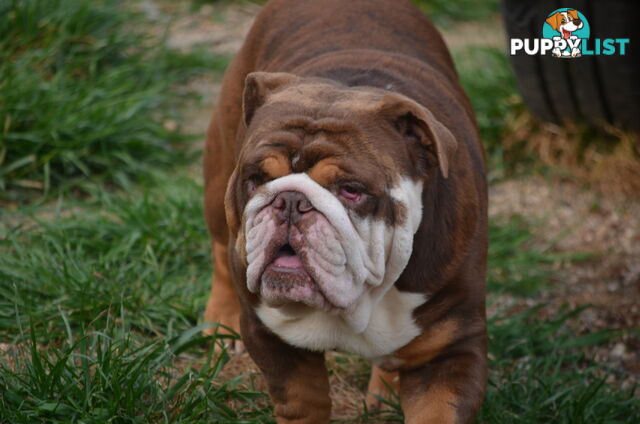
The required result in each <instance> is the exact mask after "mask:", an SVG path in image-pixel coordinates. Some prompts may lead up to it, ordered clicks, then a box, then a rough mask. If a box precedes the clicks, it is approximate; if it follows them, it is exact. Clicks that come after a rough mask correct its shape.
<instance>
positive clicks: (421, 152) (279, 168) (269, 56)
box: [204, 0, 487, 423]
mask: <svg viewBox="0 0 640 424" xmlns="http://www.w3.org/2000/svg"><path fill="white" fill-rule="evenodd" d="M290 172H307V173H309V174H310V175H311V176H312V178H313V179H314V180H316V181H317V182H318V183H319V184H321V185H322V186H324V187H325V188H327V189H328V190H331V191H334V192H335V191H336V190H338V183H339V182H340V181H341V180H344V179H349V178H353V179H356V180H357V181H360V182H361V183H362V184H364V186H365V188H366V193H367V195H368V197H367V200H366V201H365V202H362V204H361V205H360V206H359V207H358V209H357V210H356V212H357V213H358V214H361V215H363V216H372V217H374V218H375V219H384V220H385V221H386V222H387V223H388V224H389V225H397V224H398V223H399V222H402V219H404V216H405V215H406V211H404V210H403V208H401V207H398V205H396V204H395V203H394V201H393V199H392V198H390V196H389V195H388V188H389V187H390V186H392V185H393V184H394V182H397V180H398V179H399V178H400V177H403V178H411V179H414V180H418V179H419V180H422V181H424V192H423V198H422V202H423V219H422V222H421V224H420V228H419V229H418V232H417V233H416V235H415V238H414V249H413V254H412V256H411V259H410V261H409V264H408V265H407V267H406V268H405V270H404V272H403V273H402V275H401V276H400V278H399V279H398V281H397V282H396V287H397V288H398V289H399V290H401V291H409V292H418V293H425V294H427V295H429V297H430V300H429V301H428V302H427V303H425V304H424V305H422V306H421V307H419V308H418V309H417V310H416V311H415V312H414V316H415V319H416V322H417V323H418V325H419V326H421V327H422V329H423V334H422V335H420V336H418V337H417V338H416V339H415V340H414V341H412V342H410V343H409V344H408V345H407V346H405V347H403V348H401V349H399V350H398V351H397V352H396V353H395V355H393V356H395V357H396V359H398V361H395V362H396V364H397V363H400V364H402V363H404V365H400V366H399V367H398V368H397V369H398V370H399V375H400V381H399V384H400V390H399V393H400V396H401V400H402V405H403V408H404V410H405V415H406V417H407V422H443V423H444V422H447V423H449V422H451V423H453V422H456V423H468V422H471V421H472V420H473V418H474V417H475V414H476V413H477V411H478V409H479V407H480V404H481V402H482V399H483V396H484V389H485V385H486V378H487V369H486V325H485V312H484V286H485V275H486V254H487V218H486V209H487V199H486V182H485V170H484V158H483V153H482V147H481V143H480V140H479V136H478V131H477V127H476V125H475V121H474V118H473V113H472V111H471V108H470V106H469V102H468V100H467V98H466V96H465V95H464V93H463V92H462V89H461V88H460V85H459V83H458V79H457V75H456V73H455V70H454V68H453V64H452V61H451V58H450V56H449V54H448V52H447V49H446V47H445V45H444V43H443V42H442V39H441V37H440V35H439V34H438V32H437V31H436V30H435V28H434V27H433V26H432V25H431V24H430V23H429V22H428V21H427V20H426V19H425V18H424V17H423V15H422V14H421V13H420V12H419V11H418V10H417V9H416V8H415V7H414V6H413V5H411V4H410V3H409V2H408V1H406V0H398V1H388V0H350V1H348V2H347V1H343V0H271V1H270V2H269V3H268V4H267V5H266V6H265V7H264V9H263V11H262V12H261V13H260V15H259V16H258V18H257V19H256V21H255V24H254V26H253V27H252V29H251V31H250V33H249V35H248V36H247V39H246V41H245V44H244V46H243V47H242V49H241V51H240V52H239V53H238V55H237V56H236V58H235V59H234V60H233V62H232V63H231V65H230V67H229V69H228V70H227V73H226V74H225V78H224V82H223V88H222V92H221V96H220V100H219V103H218V106H217V108H216V111H215V113H214V116H213V119H212V122H211V125H210V127H209V131H208V135H207V145H206V149H205V157H204V174H205V214H206V220H207V224H208V228H209V231H210V233H211V235H212V237H213V239H214V240H215V241H216V243H215V244H214V251H215V250H216V249H217V250H218V251H220V250H221V248H220V247H217V248H216V247H215V246H224V245H226V246H228V262H229V264H230V267H231V275H232V278H231V279H232V283H233V285H234V287H235V290H236V293H237V295H238V299H239V300H240V303H239V305H240V306H239V309H240V311H239V312H241V319H240V321H241V332H242V336H243V340H244V341H245V344H246V347H247V350H248V351H249V353H250V354H251V355H252V357H253V358H254V360H255V361H256V363H257V364H258V366H259V367H260V369H261V370H262V372H263V373H264V375H265V377H266V379H267V381H268V384H269V390H270V393H271V396H272V398H273V399H274V403H275V404H276V408H275V412H276V415H277V417H278V421H279V422H291V421H295V422H300V423H302V422H309V423H311V422H318V423H320V422H323V423H326V422H327V420H328V417H329V410H330V404H329V400H328V395H327V392H328V383H327V380H326V370H325V369H324V362H323V356H322V354H319V353H312V352H308V351H305V350H303V349H298V348H294V347H292V346H289V345H287V344H286V343H284V342H283V341H282V340H281V339H280V338H278V337H277V336H276V335H274V334H273V333H272V332H271V331H270V330H269V329H267V328H266V327H264V325H263V324H262V323H261V322H260V320H259V319H258V318H257V316H256V315H255V312H254V310H253V308H254V306H255V305H256V304H257V302H258V301H259V299H258V298H257V296H256V295H254V294H252V293H250V292H249V291H248V290H247V288H246V280H245V278H246V268H245V267H246V262H245V261H246V260H245V258H244V256H245V255H244V253H243V245H244V231H243V229H242V211H243V208H244V205H246V203H247V201H248V199H249V197H250V193H249V192H248V188H247V187H248V181H254V182H255V183H256V184H257V185H260V184H261V183H264V182H266V181H269V180H271V179H273V178H277V177H279V176H282V175H285V174H288V173H290ZM258 190H259V188H258ZM225 192H226V195H225ZM223 203H224V208H223ZM214 256H217V257H219V259H216V260H215V262H216V263H215V266H216V273H215V275H214V282H213V287H214V289H213V291H212V297H215V296H216V291H215V290H216V285H221V286H224V285H226V284H227V283H228V280H227V279H225V277H223V276H219V274H220V275H222V274H221V271H218V267H222V268H224V265H222V264H221V263H220V262H221V261H223V259H222V258H223V255H222V254H214ZM222 298H223V299H225V300H223V301H220V302H217V303H228V302H226V300H228V299H229V297H228V296H227V295H226V294H225V295H222ZM211 302H212V303H211ZM210 303H211V304H212V305H215V304H217V303H216V301H210ZM229 304H230V303H229ZM211 309H215V308H213V307H212V308H209V307H208V309H207V314H206V317H207V318H208V319H209V318H210V317H212V316H214V317H217V319H220V320H223V321H224V320H227V321H229V320H230V318H229V317H231V316H232V315H233V314H235V313H236V312H238V310H236V311H234V312H229V311H226V312H225V311H218V312H214V311H212V310H211ZM396 366H397V365H396ZM389 371H393V370H389ZM377 373H378V372H377V371H376V373H375V374H374V376H375V375H376V374H377ZM372 384H373V385H374V386H373V387H375V386H376V383H375V382H373V381H372ZM425 420H430V421H425Z"/></svg>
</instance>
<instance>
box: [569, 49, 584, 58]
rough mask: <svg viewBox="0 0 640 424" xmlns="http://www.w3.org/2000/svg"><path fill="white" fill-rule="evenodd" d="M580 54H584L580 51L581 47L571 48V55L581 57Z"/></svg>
mask: <svg viewBox="0 0 640 424" xmlns="http://www.w3.org/2000/svg"><path fill="white" fill-rule="evenodd" d="M579 56H582V52H581V51H580V49H578V48H575V49H573V50H571V57H579Z"/></svg>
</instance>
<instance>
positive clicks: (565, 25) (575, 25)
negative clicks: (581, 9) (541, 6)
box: [547, 9, 584, 39]
mask: <svg viewBox="0 0 640 424" xmlns="http://www.w3.org/2000/svg"><path fill="white" fill-rule="evenodd" d="M547 23H548V24H549V25H551V28H553V29H554V30H555V31H558V32H559V33H560V34H561V35H562V38H565V39H566V38H569V37H570V36H571V33H572V32H574V31H577V30H579V29H580V28H582V27H583V26H584V23H583V22H582V20H581V19H580V17H579V16H578V11H577V10H575V9H568V10H567V11H565V12H557V13H554V14H553V15H551V16H549V17H548V18H547Z"/></svg>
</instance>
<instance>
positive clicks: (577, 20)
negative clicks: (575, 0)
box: [573, 19, 582, 26]
mask: <svg viewBox="0 0 640 424" xmlns="http://www.w3.org/2000/svg"><path fill="white" fill-rule="evenodd" d="M573 23H574V25H575V26H580V24H581V23H582V21H581V20H580V19H574V20H573Z"/></svg>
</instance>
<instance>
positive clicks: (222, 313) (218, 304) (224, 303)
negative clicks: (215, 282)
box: [202, 293, 245, 354]
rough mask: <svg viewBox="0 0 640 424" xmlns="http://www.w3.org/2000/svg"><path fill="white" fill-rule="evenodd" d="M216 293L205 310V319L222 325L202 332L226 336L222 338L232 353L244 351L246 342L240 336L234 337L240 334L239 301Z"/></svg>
mask: <svg viewBox="0 0 640 424" xmlns="http://www.w3.org/2000/svg"><path fill="white" fill-rule="evenodd" d="M215 294H216V293H214V295H212V296H211V297H210V298H209V302H208V303H207V309H206V310H205V312H204V321H205V322H207V323H212V324H220V325H212V326H210V327H207V328H205V329H204V330H203V331H202V332H203V333H204V334H205V335H207V336H213V335H216V334H217V335H218V336H220V335H222V336H225V337H224V338H221V339H222V340H223V342H224V345H225V346H226V348H227V350H228V351H229V352H230V353H235V354H237V353H242V352H244V350H245V349H244V343H242V340H240V339H239V338H233V337H232V336H235V335H236V334H238V335H239V334H240V307H239V305H237V304H236V303H237V302H238V301H237V300H236V299H229V298H228V297H226V298H225V297H224V296H220V297H218V296H215ZM230 330H231V331H230ZM234 333H235V334H234Z"/></svg>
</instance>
